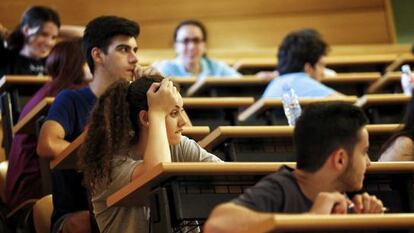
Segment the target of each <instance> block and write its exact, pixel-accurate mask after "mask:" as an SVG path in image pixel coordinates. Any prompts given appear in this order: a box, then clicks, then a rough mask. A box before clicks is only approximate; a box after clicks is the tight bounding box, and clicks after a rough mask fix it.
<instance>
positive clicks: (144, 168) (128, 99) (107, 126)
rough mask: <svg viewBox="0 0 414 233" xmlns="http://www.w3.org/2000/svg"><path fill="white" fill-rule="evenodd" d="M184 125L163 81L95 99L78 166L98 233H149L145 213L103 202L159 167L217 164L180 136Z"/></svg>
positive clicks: (118, 88)
mask: <svg viewBox="0 0 414 233" xmlns="http://www.w3.org/2000/svg"><path fill="white" fill-rule="evenodd" d="M185 125H186V115H185V113H184V109H183V100H182V98H181V96H180V94H179V92H178V91H177V89H176V88H175V87H174V86H173V83H172V82H171V81H169V80H168V79H163V78H162V77H161V76H143V77H141V78H140V79H137V80H135V81H134V82H132V83H129V82H127V81H124V80H120V81H117V82H115V83H114V84H113V85H112V86H111V87H110V88H109V89H108V90H107V91H106V92H105V93H104V94H103V95H102V96H101V97H100V98H99V100H98V102H97V104H96V105H95V107H94V110H93V111H92V115H91V122H90V126H89V129H88V134H87V137H86V140H85V141H86V142H88V143H85V144H83V145H82V148H81V153H80V164H81V167H82V171H83V173H84V179H85V183H86V184H87V185H88V187H89V189H90V191H91V193H92V204H93V210H94V213H95V216H96V220H97V223H98V226H99V230H100V232H102V233H110V232H134V233H140V232H150V230H149V226H150V225H149V216H148V214H149V212H148V208H147V207H145V206H139V205H138V204H137V205H135V206H134V205H133V206H130V207H122V206H112V207H108V206H107V204H106V199H107V198H108V197H109V196H110V195H111V194H113V193H115V192H116V191H118V190H119V189H121V188H122V187H123V186H125V185H127V184H129V183H130V182H131V181H132V180H134V179H139V178H141V177H143V176H145V175H146V174H148V173H149V172H150V171H151V169H152V168H154V167H155V166H156V165H158V164H159V163H160V162H171V161H172V162H221V160H220V159H219V158H217V157H216V156H214V155H213V154H210V153H208V152H207V151H206V150H204V149H203V148H201V147H200V146H199V145H198V144H197V143H196V142H195V141H194V140H191V139H189V138H187V137H185V136H182V135H181V133H182V131H183V127H184V126H185ZM121 227H122V228H121Z"/></svg>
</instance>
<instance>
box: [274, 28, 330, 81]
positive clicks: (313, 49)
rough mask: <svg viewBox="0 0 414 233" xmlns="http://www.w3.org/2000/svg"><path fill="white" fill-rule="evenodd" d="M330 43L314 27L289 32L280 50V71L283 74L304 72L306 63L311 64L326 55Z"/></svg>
mask: <svg viewBox="0 0 414 233" xmlns="http://www.w3.org/2000/svg"><path fill="white" fill-rule="evenodd" d="M327 50H328V44H327V43H326V42H325V41H324V40H323V39H322V36H321V35H320V34H319V32H317V31H316V30H314V29H302V30H299V31H294V32H291V33H289V34H288V35H287V36H286V37H285V38H284V39H283V41H282V43H281V44H280V46H279V50H278V54H277V57H278V68H277V69H278V71H279V73H280V74H281V75H282V74H288V73H294V72H303V68H304V66H305V64H306V63H309V64H310V65H311V66H315V64H316V63H317V62H318V61H319V59H320V58H321V57H322V56H323V55H326V53H327Z"/></svg>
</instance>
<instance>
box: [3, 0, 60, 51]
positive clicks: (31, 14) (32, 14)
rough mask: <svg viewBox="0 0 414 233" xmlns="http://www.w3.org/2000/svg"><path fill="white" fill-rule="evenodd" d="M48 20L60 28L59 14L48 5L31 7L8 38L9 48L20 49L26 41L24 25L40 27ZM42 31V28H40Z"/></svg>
mask: <svg viewBox="0 0 414 233" xmlns="http://www.w3.org/2000/svg"><path fill="white" fill-rule="evenodd" d="M47 22H52V23H53V24H55V25H56V27H58V28H60V18H59V14H58V13H57V12H56V11H55V10H53V9H52V8H49V7H47V6H32V7H29V8H28V9H27V10H26V11H25V12H24V13H23V15H22V19H21V22H20V24H19V26H18V27H17V28H16V29H15V30H14V31H13V32H12V33H11V34H10V36H9V37H8V39H7V44H8V48H9V49H11V50H17V51H20V50H21V49H22V48H23V45H24V43H25V40H26V38H25V36H24V34H23V32H22V28H23V27H24V26H28V27H29V28H33V27H40V28H42V27H43V25H44V24H45V23H47ZM39 31H40V30H39Z"/></svg>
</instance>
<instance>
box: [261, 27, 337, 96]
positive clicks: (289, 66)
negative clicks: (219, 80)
mask: <svg viewBox="0 0 414 233" xmlns="http://www.w3.org/2000/svg"><path fill="white" fill-rule="evenodd" d="M327 49H328V45H327V44H326V42H325V41H324V40H323V39H322V36H321V35H320V34H319V33H318V32H317V31H316V30H314V29H302V30H298V31H293V32H291V33H289V34H288V35H287V36H286V37H285V38H284V39H283V41H282V43H281V44H280V46H279V50H278V54H277V58H278V67H277V68H278V72H279V75H280V76H279V77H277V78H275V79H274V80H273V81H272V82H270V83H269V85H268V86H267V87H266V90H265V91H264V93H263V96H262V97H263V98H280V97H282V95H283V92H284V88H285V86H287V87H290V88H292V89H293V90H295V93H296V94H297V95H298V97H328V96H342V94H340V93H338V92H336V91H335V90H333V89H332V88H330V87H327V86H325V85H324V84H322V83H320V80H321V79H322V77H323V75H324V71H325V70H326V68H325V55H326V52H327Z"/></svg>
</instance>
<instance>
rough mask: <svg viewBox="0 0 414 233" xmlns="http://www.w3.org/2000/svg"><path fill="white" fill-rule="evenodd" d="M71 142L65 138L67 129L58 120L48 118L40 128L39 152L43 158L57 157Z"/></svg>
mask: <svg viewBox="0 0 414 233" xmlns="http://www.w3.org/2000/svg"><path fill="white" fill-rule="evenodd" d="M69 144H70V142H68V141H66V140H65V130H64V128H63V127H62V125H60V124H59V123H58V122H57V121H54V120H47V121H46V122H45V123H44V124H43V125H42V128H41V129H40V134H39V140H38V143H37V149H36V151H37V154H38V155H39V156H40V157H42V158H47V159H54V158H56V157H57V156H58V155H59V154H60V153H61V152H62V151H63V150H64V149H65V148H66V147H67V146H69Z"/></svg>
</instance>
